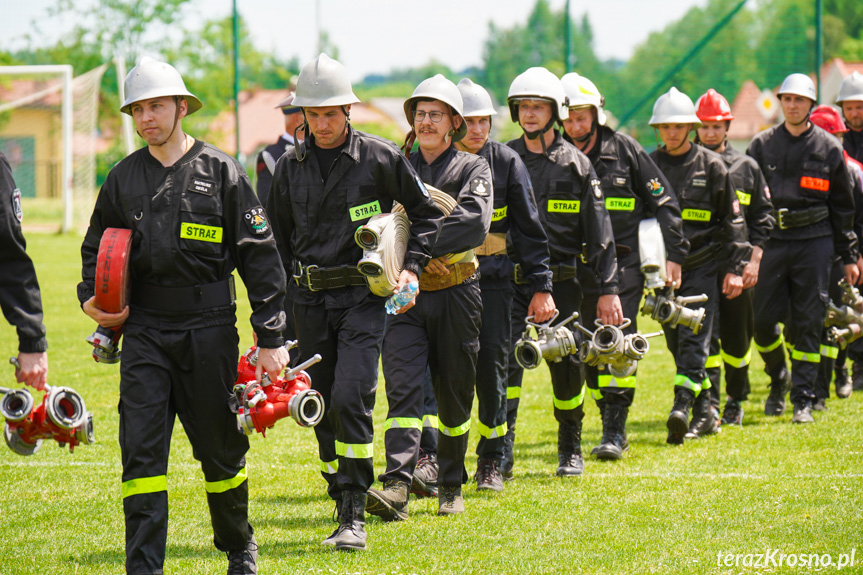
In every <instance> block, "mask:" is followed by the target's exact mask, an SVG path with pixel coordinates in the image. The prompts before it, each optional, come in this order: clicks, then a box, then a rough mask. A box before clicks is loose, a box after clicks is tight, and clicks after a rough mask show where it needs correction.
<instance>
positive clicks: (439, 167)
mask: <svg viewBox="0 0 863 575" xmlns="http://www.w3.org/2000/svg"><path fill="white" fill-rule="evenodd" d="M462 107H463V103H462V97H461V94H460V93H459V91H458V88H456V86H455V84H453V83H452V82H450V81H449V80H447V79H446V78H444V77H443V76H441V75H440V74H438V75H436V76H434V77H433V78H429V79H427V80H424V81H423V82H421V83H420V84H419V86H417V88H416V90H414V92H413V94H412V95H411V97H410V98H408V99H407V100H406V101H405V104H404V110H405V117H406V118H407V119H408V121H409V122H410V123H411V131H410V133H409V134H408V137H407V139H406V141H405V148H404V150H405V153H406V154H409V155H410V156H409V157H410V162H411V165H412V166H413V167H414V169H415V170H416V171H417V174H419V176H420V178H421V179H422V180H423V182H426V183H428V184H430V185H432V186H435V187H436V188H438V189H439V190H440V191H442V192H443V193H445V194H447V195H449V196H450V197H451V198H452V199H454V200H455V201H456V202H457V205H456V206H455V207H454V208H453V210H452V212H451V213H450V214H449V215H448V216H446V217H445V218H444V220H443V223H442V224H441V228H440V234H439V235H438V238H437V241H436V243H435V244H434V246H433V248H432V253H431V255H432V257H433V259H432V260H431V261H430V262H429V263H428V265H427V266H426V267H425V270H424V272H425V273H424V274H423V276H422V278H421V280H420V290H421V291H423V292H424V293H423V298H422V300H420V301H418V302H417V303H416V305H415V306H414V307H413V308H412V309H411V310H409V311H408V312H407V313H404V314H402V315H398V316H396V317H394V318H393V319H392V320H391V321H390V322H389V324H388V325H387V332H386V336H385V337H384V350H383V368H384V376H385V378H386V382H387V383H386V386H387V402H388V404H389V413H388V414H387V424H386V427H387V431H386V434H385V435H384V444H385V445H386V450H387V469H386V472H384V473H383V474H382V475H381V476H380V478H379V479H380V480H381V482H382V483H383V489H380V490H379V489H371V490H369V500H368V508H367V510H368V511H369V513H373V514H375V515H379V516H381V517H382V518H383V519H384V520H390V521H391V520H396V519H407V516H408V511H407V503H408V492H409V489H410V484H411V481H412V478H413V471H414V467H415V466H416V463H417V456H418V453H419V444H420V430H421V426H422V408H423V388H424V382H425V374H426V366H428V368H429V369H430V371H431V380H432V386H433V388H434V395H435V397H436V398H437V403H438V418H439V423H438V430H439V439H438V462H439V465H440V473H439V476H438V515H453V514H458V513H462V512H463V511H464V500H463V498H462V492H461V486H462V484H463V483H464V482H465V481H466V480H467V472H466V471H465V467H464V459H465V454H466V453H467V443H468V432H469V430H470V411H471V404H472V403H473V395H474V386H475V383H476V363H477V353H478V352H479V330H480V324H481V314H482V300H481V298H480V290H479V282H478V280H479V274H478V273H477V272H478V262H477V259H476V256H475V255H474V252H473V248H476V247H478V246H480V245H481V244H482V243H483V241H484V240H485V237H486V234H487V233H488V229H489V225H490V224H491V216H492V202H491V198H492V187H491V181H492V176H491V170H490V169H489V166H488V162H486V161H485V159H483V158H481V157H479V156H476V155H474V154H468V153H465V152H459V151H457V150H455V148H453V143H455V142H457V141H458V140H460V139H462V138H463V137H464V135H465V133H466V132H467V126H466V125H465V121H464V117H463V110H462ZM414 141H416V142H417V143H418V144H419V152H417V153H415V154H410V148H411V147H412V146H413V143H414Z"/></svg>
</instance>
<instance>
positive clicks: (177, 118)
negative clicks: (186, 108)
mask: <svg viewBox="0 0 863 575" xmlns="http://www.w3.org/2000/svg"><path fill="white" fill-rule="evenodd" d="M174 104H175V107H176V110H175V111H174V126H173V127H172V128H171V133H170V134H168V137H167V138H165V139H164V140H162V141H161V142H159V143H158V144H147V145H148V146H155V147H160V146H164V145H165V144H167V143H168V142H169V141H170V139H171V136H173V135H174V132H176V131H177V124H178V123H179V121H180V96H174ZM135 133H136V134H138V136H139V137H140V138H141V139H142V140H143V139H144V136H142V135H141V132H139V131H138V130H135ZM145 141H146V140H145Z"/></svg>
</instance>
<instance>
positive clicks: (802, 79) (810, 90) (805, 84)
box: [776, 74, 818, 103]
mask: <svg viewBox="0 0 863 575" xmlns="http://www.w3.org/2000/svg"><path fill="white" fill-rule="evenodd" d="M782 94H795V95H797V96H803V97H804V98H809V99H810V100H812V102H813V103H817V102H818V97H817V96H816V95H815V84H813V83H812V78H810V77H809V76H807V75H806V74H791V75H789V76H788V77H787V78H785V80H783V81H782V86H781V87H780V88H779V92H777V93H776V95H777V96H779V98H780V99H781V98H782Z"/></svg>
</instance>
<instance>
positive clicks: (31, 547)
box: [0, 234, 863, 575]
mask: <svg viewBox="0 0 863 575" xmlns="http://www.w3.org/2000/svg"><path fill="white" fill-rule="evenodd" d="M79 245H80V238H79V237H77V236H56V235H39V234H30V236H29V246H28V247H29V252H30V254H31V256H32V257H33V259H34V261H35V262H36V264H37V271H38V275H39V279H40V283H41V285H42V292H43V300H44V306H45V311H46V324H47V326H48V337H49V342H50V346H51V347H50V351H49V358H50V367H51V371H50V376H49V383H51V384H54V385H65V386H69V387H72V388H74V389H76V390H77V391H79V392H80V393H81V394H82V395H83V397H84V399H85V400H86V402H87V407H88V409H89V410H90V411H92V412H93V415H94V422H95V432H96V439H97V442H96V443H95V444H93V445H84V446H80V447H79V448H78V449H76V450H75V453H74V454H70V453H69V452H68V450H61V449H59V448H58V447H57V445H56V444H50V443H48V442H46V443H45V444H44V445H43V447H42V449H41V450H40V451H39V452H38V453H36V454H35V455H33V456H31V457H28V458H24V457H20V456H18V455H16V454H14V453H12V452H11V451H9V450H8V449H6V447H5V445H2V444H0V574H2V575H7V574H16V575H17V574H22V575H24V574H26V575H30V574H79V575H84V574H103V573H123V572H124V567H123V564H124V528H123V514H122V501H121V498H120V475H121V466H120V450H119V446H118V444H117V425H118V419H117V409H116V406H117V401H118V387H119V386H118V382H119V376H118V367H117V366H109V365H102V364H96V363H95V362H93V360H92V359H91V358H90V351H89V346H88V345H87V343H86V342H85V341H84V338H85V337H86V336H87V335H89V334H90V333H91V332H92V330H93V327H94V326H93V324H92V323H91V322H90V321H89V320H88V319H87V318H86V316H84V314H83V313H82V312H81V311H80V310H79V309H78V302H77V300H76V297H75V284H76V283H77V281H78V277H79V268H80V257H79V251H78V250H79ZM240 304H241V305H240V311H239V314H238V315H239V317H240V318H243V319H241V320H240V332H241V338H242V341H243V344H244V345H247V344H248V343H249V342H250V340H251V333H250V328H249V327H248V322H247V320H246V319H245V318H246V317H248V302H244V301H243V300H242V299H241V300H240ZM0 323H2V325H0V353H5V354H7V355H9V356H11V355H13V354H14V353H15V350H16V348H17V341H16V338H15V334H14V330H13V329H12V328H10V327H9V326H8V325H7V324H5V322H0ZM653 327H654V326H648V325H642V331H648V329H650V330H652V329H653ZM650 343H651V346H652V349H651V351H650V353H649V354H648V357H647V359H645V360H644V361H643V362H642V364H641V369H640V372H639V382H640V387H639V389H638V392H637V395H636V402H635V406H634V408H633V410H632V412H631V416H630V421H629V425H628V431H629V438H630V442H631V444H632V448H631V450H630V452H629V453H628V454H627V455H626V457H625V458H624V460H623V461H621V462H616V463H603V462H599V461H596V460H592V459H588V460H587V463H586V469H585V473H584V476H583V477H581V478H576V479H566V480H561V479H558V478H556V477H555V476H554V471H555V468H556V462H557V458H556V437H557V434H556V424H555V422H554V419H553V417H552V412H551V394H550V384H549V382H548V373H547V369H546V368H545V367H541V368H540V369H537V370H535V371H534V372H531V373H529V374H528V376H527V378H526V381H525V387H524V391H523V395H522V404H521V405H522V407H521V413H520V417H519V427H518V441H517V444H516V469H515V472H516V478H515V480H514V481H511V482H508V483H507V484H506V488H505V490H504V492H503V493H500V494H478V493H477V492H476V491H475V488H474V487H473V486H472V485H471V484H468V485H467V486H466V487H465V494H466V501H465V503H466V507H467V510H466V512H465V513H464V514H463V515H461V516H459V517H454V518H442V517H437V516H436V515H435V511H436V509H437V507H436V502H434V501H431V500H417V501H414V500H412V501H411V504H410V513H411V518H410V521H408V522H403V523H396V524H384V523H382V522H381V521H379V520H378V518H377V517H372V518H370V519H369V521H368V524H367V526H366V528H367V531H368V534H369V550H368V551H367V552H365V553H355V554H348V553H338V552H334V551H332V550H330V549H328V548H324V547H322V546H321V545H320V542H321V540H323V539H324V538H325V537H327V536H328V535H329V534H330V533H331V531H332V530H333V529H334V527H335V524H334V523H333V522H332V514H333V504H332V502H330V501H329V500H328V499H327V498H326V496H325V484H324V481H323V479H322V478H321V477H320V475H319V473H318V458H317V449H316V444H315V439H314V433H313V432H312V430H309V429H301V428H299V427H298V426H296V425H295V424H293V423H292V422H289V421H283V422H280V424H279V425H277V426H276V428H274V429H273V430H271V431H270V433H268V435H267V437H266V438H262V437H260V436H255V437H253V438H252V448H251V451H250V452H249V455H248V470H249V480H250V489H251V501H250V514H251V522H252V524H253V525H254V526H255V529H256V536H257V540H258V542H259V545H260V559H259V570H260V573H262V574H294V573H297V574H321V575H323V574H344V575H347V574H381V575H407V574H417V575H422V574H432V573H488V574H498V573H603V574H605V573H611V574H623V573H637V574H641V573H662V574H668V573H694V574H701V573H707V574H731V573H734V574H737V573H747V574H750V573H752V574H754V573H798V572H810V571H814V572H820V571H816V570H815V569H807V568H806V567H801V565H800V564H798V565H796V566H794V567H789V566H787V565H786V564H783V563H780V555H779V554H794V555H796V554H805V555H809V554H818V555H819V556H821V555H825V554H827V555H829V556H830V557H831V558H832V560H833V561H834V562H838V561H839V560H840V555H841V554H846V553H848V554H850V553H851V552H852V549H856V556H855V558H856V563H857V566H852V567H845V568H844V569H842V570H841V571H840V572H841V573H863V566H861V564H863V535H861V531H862V530H863V520H861V511H863V509H861V507H863V393H859V392H858V393H855V394H854V396H853V397H852V398H851V399H847V400H838V399H836V398H835V397H834V398H833V399H831V400H830V401H829V402H828V405H829V410H828V411H827V412H825V413H818V414H816V421H817V422H816V424H815V425H808V426H792V425H791V423H790V414H786V415H785V416H782V417H779V418H768V417H765V416H764V415H763V402H764V399H765V397H766V386H767V378H766V376H765V375H764V373H763V371H762V364H761V362H760V360H759V359H755V361H754V364H753V369H752V372H751V373H752V387H753V390H754V392H753V394H752V396H751V397H750V401H749V402H748V403H746V404H744V409H745V410H746V418H745V426H744V427H742V428H734V429H729V428H726V429H724V430H723V431H722V433H720V434H719V435H717V436H714V437H710V438H707V439H702V440H699V441H694V442H689V443H687V444H685V445H683V446H682V447H671V446H668V445H666V444H665V435H666V432H665V418H666V416H667V414H668V410H669V409H670V407H671V403H672V388H671V381H672V379H673V375H674V370H673V365H672V362H671V358H670V355H669V353H668V352H667V350H666V349H665V347H664V341H662V338H654V339H651V340H650ZM755 355H756V356H757V354H755ZM3 363H4V364H5V359H4V361H3ZM3 369H6V370H7V371H6V372H5V373H6V375H5V377H4V378H2V379H0V382H2V383H0V385H2V386H7V387H14V386H15V383H14V378H13V375H12V369H11V368H3ZM382 388H383V386H381V388H379V390H378V400H377V407H376V409H375V425H376V429H377V430H378V431H379V432H380V431H382V426H383V422H384V419H385V414H386V398H385V395H384V393H383V389H382ZM38 399H39V397H37V400H38ZM587 404H588V405H587V412H588V416H587V417H586V419H585V432H584V444H583V446H584V449H585V451H586V452H589V451H590V449H591V448H593V447H594V446H595V445H597V444H598V442H599V438H600V434H601V428H600V424H599V419H598V415H597V410H596V408H595V406H594V405H593V401H592V400H590V399H588V400H587ZM475 429H476V427H474V431H473V432H472V434H471V440H472V441H471V449H470V453H469V460H468V471H469V473H471V474H472V473H473V470H474V465H475V461H476V457H475V455H473V447H474V446H475V445H476V432H475ZM375 449H376V451H375V466H376V470H378V471H380V470H381V469H382V468H383V466H384V451H383V442H382V435H381V434H379V435H378V437H377V439H376V445H375ZM202 482H203V475H202V474H201V472H200V469H199V466H198V465H197V463H196V462H195V461H194V460H193V458H192V454H191V449H190V447H189V445H188V442H187V440H186V438H185V437H184V434H183V432H182V428H181V427H180V426H179V423H178V425H177V427H176V434H175V437H174V443H173V451H172V453H171V464H170V468H169V477H168V485H169V493H170V501H171V524H170V529H169V534H168V559H167V563H166V566H165V568H166V570H165V572H166V573H171V574H199V573H200V574H204V573H208V574H214V573H224V572H225V568H226V561H225V558H224V556H223V555H221V554H220V553H218V552H217V551H216V550H215V548H214V547H213V545H212V532H211V528H210V520H209V516H208V513H207V509H206V504H205V497H204V489H203V483H202ZM774 550H777V551H778V553H777V554H775V555H773V556H772V557H773V559H774V560H775V561H776V565H774V564H773V563H768V564H767V566H766V567H764V568H761V567H760V563H759V564H757V565H756V566H753V561H757V560H758V558H757V557H755V556H754V555H750V557H749V558H748V559H746V558H745V557H741V558H740V559H739V560H738V565H737V566H734V563H733V561H734V559H733V558H732V559H730V560H729V561H730V562H729V563H728V564H725V565H722V566H720V565H719V562H718V557H719V554H720V553H721V554H723V558H725V555H724V554H727V553H731V554H741V555H747V554H759V553H765V552H768V553H772V552H773V551H774ZM795 558H796V557H795ZM825 559H826V557H825ZM747 561H748V564H747ZM762 561H763V560H762ZM785 563H790V561H788V560H786V561H785ZM830 571H836V568H835V567H832V568H828V569H825V570H824V572H830Z"/></svg>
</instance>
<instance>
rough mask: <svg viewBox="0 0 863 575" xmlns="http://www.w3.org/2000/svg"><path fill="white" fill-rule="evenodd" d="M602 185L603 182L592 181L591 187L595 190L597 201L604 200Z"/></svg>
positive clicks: (594, 179)
mask: <svg viewBox="0 0 863 575" xmlns="http://www.w3.org/2000/svg"><path fill="white" fill-rule="evenodd" d="M600 184H601V182H600V181H599V180H597V179H596V178H592V179H591V180H590V187H591V188H592V189H593V195H594V197H595V198H596V199H597V200H599V199H602V186H601V185H600Z"/></svg>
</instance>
